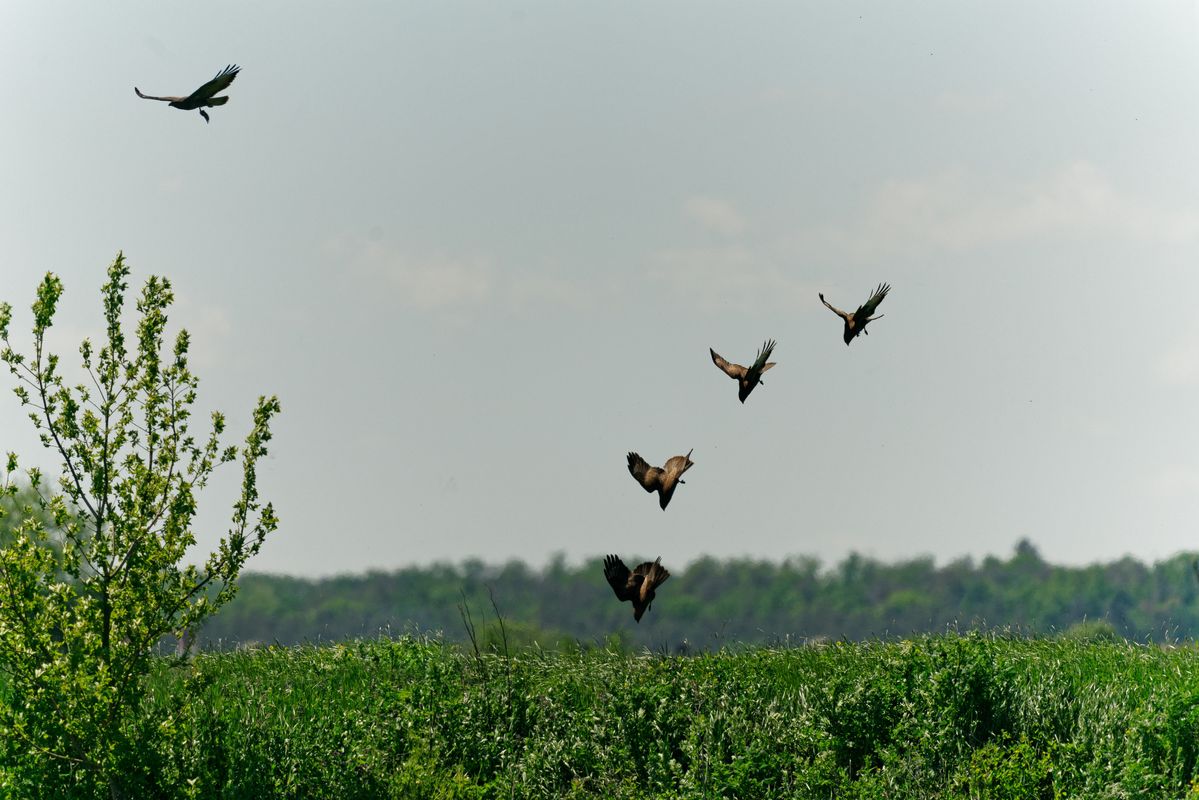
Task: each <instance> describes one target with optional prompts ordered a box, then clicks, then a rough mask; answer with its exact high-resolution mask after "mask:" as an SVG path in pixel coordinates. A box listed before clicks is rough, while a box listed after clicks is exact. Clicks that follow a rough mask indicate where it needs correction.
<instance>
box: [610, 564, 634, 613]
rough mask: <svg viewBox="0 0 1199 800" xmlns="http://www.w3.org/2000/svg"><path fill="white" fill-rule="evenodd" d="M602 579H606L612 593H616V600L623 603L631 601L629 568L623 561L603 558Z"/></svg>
mask: <svg viewBox="0 0 1199 800" xmlns="http://www.w3.org/2000/svg"><path fill="white" fill-rule="evenodd" d="M604 577H605V578H607V580H608V585H609V586H611V587H612V591H614V592H616V599H617V600H620V601H622V602H623V601H625V600H631V599H632V598H631V597H630V595H629V568H628V567H626V566H625V565H624V562H623V561H621V560H620V559H619V558H617V557H616V556H605V557H604Z"/></svg>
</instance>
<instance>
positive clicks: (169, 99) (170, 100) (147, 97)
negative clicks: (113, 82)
mask: <svg viewBox="0 0 1199 800" xmlns="http://www.w3.org/2000/svg"><path fill="white" fill-rule="evenodd" d="M133 91H135V92H137V96H138V97H140V98H142V99H143V100H162V101H164V102H167V103H177V102H179V101H180V100H183V99H185V98H182V97H155V96H154V95H152V94H142V90H141V89H139V88H137V87H136V86H134V87H133Z"/></svg>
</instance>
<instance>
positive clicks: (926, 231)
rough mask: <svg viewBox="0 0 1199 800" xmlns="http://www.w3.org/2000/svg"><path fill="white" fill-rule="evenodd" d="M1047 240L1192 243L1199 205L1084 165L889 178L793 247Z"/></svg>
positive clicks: (921, 248)
mask: <svg viewBox="0 0 1199 800" xmlns="http://www.w3.org/2000/svg"><path fill="white" fill-rule="evenodd" d="M1048 236H1057V237H1063V236H1064V237H1070V238H1084V237H1085V238H1092V239H1110V238H1112V237H1119V238H1125V239H1133V240H1139V241H1151V242H1156V243H1167V244H1178V243H1184V242H1188V241H1192V240H1194V239H1196V238H1199V208H1194V207H1192V208H1181V209H1180V208H1175V207H1167V206H1163V205H1159V204H1155V203H1153V202H1150V201H1147V200H1145V199H1142V198H1138V197H1135V196H1132V195H1129V194H1126V193H1122V192H1121V191H1119V189H1118V188H1117V187H1116V186H1115V185H1114V184H1113V183H1112V181H1111V180H1110V179H1109V178H1108V177H1107V176H1106V175H1105V174H1104V173H1103V172H1102V171H1101V170H1100V169H1099V168H1097V167H1096V166H1094V165H1093V164H1090V163H1088V162H1085V161H1076V162H1073V163H1069V164H1066V165H1063V166H1061V167H1060V168H1058V169H1056V170H1053V171H1051V172H1048V173H1046V174H1044V175H1041V176H1040V177H1038V178H1035V179H1032V180H1027V181H1014V180H1010V179H1006V178H1001V177H996V178H984V177H982V176H979V175H976V174H972V173H969V172H966V171H963V170H951V171H947V172H941V173H937V174H934V175H929V176H924V177H920V178H913V179H907V180H892V181H888V182H886V183H884V184H882V185H881V186H879V187H878V188H876V189H875V190H874V192H872V193H871V195H870V196H869V197H868V198H867V200H866V202H865V203H864V204H863V206H862V208H861V211H860V212H859V213H858V214H857V215H856V219H854V220H851V221H849V222H847V223H846V224H844V225H841V226H836V225H833V226H826V227H824V228H812V229H808V230H805V231H801V232H800V233H799V234H798V235H797V237H796V241H795V242H794V244H795V245H796V246H802V247H804V249H813V248H816V249H824V250H834V251H841V252H843V253H847V254H852V255H856V256H859V257H866V258H873V257H878V256H885V255H891V254H896V253H918V252H927V251H929V250H940V251H951V252H961V251H968V250H971V249H974V248H979V247H988V246H993V245H1000V244H1005V243H1010V242H1019V241H1027V240H1032V239H1036V238H1041V237H1048Z"/></svg>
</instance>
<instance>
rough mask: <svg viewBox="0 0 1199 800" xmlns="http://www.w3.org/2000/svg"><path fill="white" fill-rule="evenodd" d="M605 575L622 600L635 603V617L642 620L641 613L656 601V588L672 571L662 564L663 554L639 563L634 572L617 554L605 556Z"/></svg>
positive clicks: (639, 620)
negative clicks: (630, 570) (652, 559)
mask: <svg viewBox="0 0 1199 800" xmlns="http://www.w3.org/2000/svg"><path fill="white" fill-rule="evenodd" d="M604 577H605V578H607V579H608V584H609V585H610V586H611V587H612V591H614V592H616V598H617V599H618V600H620V602H622V603H623V602H625V601H626V600H628V601H631V602H632V603H633V619H635V620H637V621H638V622H641V615H642V614H644V613H645V612H646V611H649V607H650V604H651V603H653V602H654V589H656V588H658V587H659V586H661V585H662V584H663V583H665V582H666V579H667V578H669V577H670V572H669V570H667V569H666V567H664V566H662V557H661V556H658V558H657V559H655V560H654V561H652V562H650V561H646V562H645V563H643V564H640V565H638V567H637V569H635V570H633V571H632V572H629V568H628V567H626V566H625V565H624V562H623V561H621V560H620V559H619V558H617V557H616V556H607V557H605V558H604Z"/></svg>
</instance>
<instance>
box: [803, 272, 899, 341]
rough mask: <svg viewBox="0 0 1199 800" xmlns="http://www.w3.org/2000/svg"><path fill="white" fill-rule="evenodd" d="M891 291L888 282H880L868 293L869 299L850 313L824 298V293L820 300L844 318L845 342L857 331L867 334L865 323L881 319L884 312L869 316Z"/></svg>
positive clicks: (851, 338) (855, 334)
mask: <svg viewBox="0 0 1199 800" xmlns="http://www.w3.org/2000/svg"><path fill="white" fill-rule="evenodd" d="M889 291H891V286H890V284H886V283H880V284H879V285H878V288H877V289H875V290H874V294H872V295H870V299H869V300H867V301H866V302H865V303H862V305H860V306H858V310H857V311H855V312H853V313H852V314H847V313H846V312H844V311H842V310H841V309H839V308H837V307H836V306H833V305H831V304H830V303H829V301H827V300H825V299H824V293H823V292H822V293H821V294H820V302H822V303H824V304H825V305H826V306H828V308H829V310H830V311H832V312H833V313H834V314H836V315H837V316H838V317H840V318H841V319H843V320H845V331H844V333H843V334H842V338H843V339H845V344H849V343H850V342H852V341H853V337H855V336H857V335H858V334H859V333H864V334H866V335H867V336H869V335H870V332H869V331H867V330H866V323H868V322H874V321H875V320H876V319H882V318H883V317H885V316H886V314H879V315H878V316H877V317H874V316H871V315H872V314H873V313H874V312H875V310H876V309H877V308H878V304H879V303H881V302H883V298H884V297H886V296H887V292H889Z"/></svg>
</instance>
